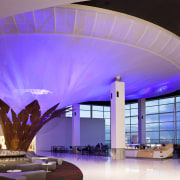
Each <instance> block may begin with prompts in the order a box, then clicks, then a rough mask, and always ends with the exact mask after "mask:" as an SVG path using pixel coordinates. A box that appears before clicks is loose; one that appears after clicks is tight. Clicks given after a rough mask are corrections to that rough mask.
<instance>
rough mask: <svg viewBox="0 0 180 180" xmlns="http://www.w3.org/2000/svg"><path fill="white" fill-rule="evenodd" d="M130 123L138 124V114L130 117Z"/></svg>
mask: <svg viewBox="0 0 180 180" xmlns="http://www.w3.org/2000/svg"><path fill="white" fill-rule="evenodd" d="M131 124H138V116H132V117H131Z"/></svg>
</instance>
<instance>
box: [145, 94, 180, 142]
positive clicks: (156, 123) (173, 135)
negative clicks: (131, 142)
mask: <svg viewBox="0 0 180 180" xmlns="http://www.w3.org/2000/svg"><path fill="white" fill-rule="evenodd" d="M179 99H180V97H168V98H161V99H157V100H151V101H146V143H173V144H177V143H179V139H180V137H179V134H180V126H179V125H180V124H179V122H180V119H179V111H180V108H179V107H180V100H179Z"/></svg>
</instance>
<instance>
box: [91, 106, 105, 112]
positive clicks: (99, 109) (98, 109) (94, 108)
mask: <svg viewBox="0 0 180 180" xmlns="http://www.w3.org/2000/svg"><path fill="white" fill-rule="evenodd" d="M92 110H93V111H103V106H92Z"/></svg>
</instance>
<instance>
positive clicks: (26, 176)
mask: <svg viewBox="0 0 180 180" xmlns="http://www.w3.org/2000/svg"><path fill="white" fill-rule="evenodd" d="M0 179H1V180H7V179H9V180H45V179H46V172H45V171H44V170H39V171H27V172H16V173H0Z"/></svg>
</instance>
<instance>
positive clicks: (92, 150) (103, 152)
mask: <svg viewBox="0 0 180 180" xmlns="http://www.w3.org/2000/svg"><path fill="white" fill-rule="evenodd" d="M57 147H62V146H52V147H51V152H54V153H61V152H65V153H74V154H81V155H84V154H85V155H87V154H88V155H99V156H107V155H108V154H109V147H108V146H107V145H106V144H105V145H103V144H102V145H101V146H100V144H99V143H98V144H97V145H96V146H90V145H87V146H74V147H72V146H70V149H69V150H68V148H66V147H64V146H63V147H64V149H66V151H57V150H56V148H57ZM54 148H55V149H54ZM49 158H51V157H48V159H49ZM33 159H37V158H36V157H34V158H33ZM58 161H59V160H58Z"/></svg>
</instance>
